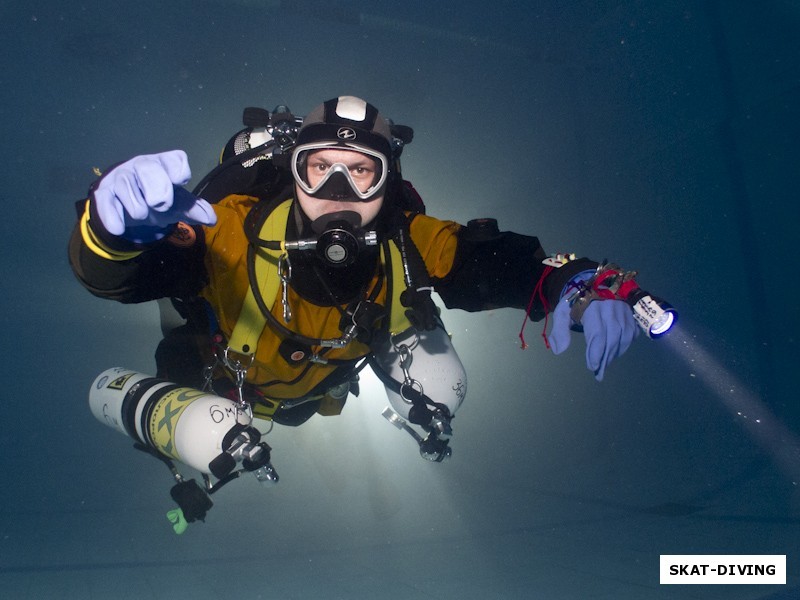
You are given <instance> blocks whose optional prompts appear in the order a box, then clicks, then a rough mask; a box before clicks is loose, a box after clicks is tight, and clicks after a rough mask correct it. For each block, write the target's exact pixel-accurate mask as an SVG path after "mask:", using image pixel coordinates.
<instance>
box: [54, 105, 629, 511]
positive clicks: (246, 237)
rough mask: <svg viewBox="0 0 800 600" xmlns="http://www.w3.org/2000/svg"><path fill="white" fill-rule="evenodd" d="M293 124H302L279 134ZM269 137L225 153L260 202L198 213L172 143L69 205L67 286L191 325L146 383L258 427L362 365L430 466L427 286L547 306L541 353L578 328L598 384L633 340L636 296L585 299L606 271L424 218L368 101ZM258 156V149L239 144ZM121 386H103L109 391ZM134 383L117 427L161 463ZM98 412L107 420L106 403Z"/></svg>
mask: <svg viewBox="0 0 800 600" xmlns="http://www.w3.org/2000/svg"><path fill="white" fill-rule="evenodd" d="M264 112H265V113H266V111H264ZM287 123H289V125H292V124H293V123H296V125H297V127H296V128H295V129H294V130H293V131H292V129H291V127H289V129H288V130H286V129H285V126H286V124H287ZM263 125H264V126H263V127H261V128H258V127H251V128H249V129H248V130H245V132H244V133H243V134H242V135H239V136H235V138H234V139H232V141H231V142H229V145H228V147H227V148H226V152H227V153H228V154H229V155H231V156H232V157H233V163H235V165H236V167H237V168H238V169H239V172H240V173H241V172H244V171H247V170H248V169H249V170H251V171H252V172H255V171H256V170H257V169H262V168H268V169H269V170H270V173H271V175H270V177H271V179H270V181H269V182H268V184H265V185H263V186H262V187H261V188H260V191H247V192H245V193H225V192H223V193H222V194H220V199H219V200H218V201H216V199H215V200H214V202H215V203H214V204H213V205H212V204H211V203H210V202H208V201H207V200H206V199H203V198H201V197H200V196H201V195H203V191H204V190H205V191H206V192H208V193H209V194H210V193H211V188H212V187H213V186H206V187H205V188H203V187H202V186H201V187H200V188H198V189H197V190H196V191H198V193H197V194H193V193H190V192H188V191H187V190H186V189H184V187H183V186H185V185H186V184H187V182H188V181H189V179H190V177H191V172H190V168H189V163H188V159H187V156H186V154H185V153H184V152H182V151H179V150H176V151H170V152H164V153H161V154H152V155H144V156H137V157H135V158H133V159H131V160H128V161H127V162H123V163H121V164H119V165H116V166H114V167H112V168H110V169H109V170H108V171H107V172H105V174H103V175H102V176H101V177H100V178H99V179H98V180H97V181H96V182H95V183H94V184H93V185H92V186H91V188H90V191H89V195H88V199H86V200H83V201H81V202H80V203H79V204H78V208H79V211H78V212H79V219H78V223H77V225H76V227H75V230H74V232H73V235H72V238H71V240H70V245H69V258H70V264H71V266H72V269H73V271H74V273H75V275H76V276H77V278H78V279H79V281H80V282H81V283H82V284H83V285H84V286H85V287H86V288H87V289H88V290H89V291H90V292H91V293H93V294H95V295H97V296H100V297H103V298H109V299H113V300H117V301H120V302H124V303H133V302H145V301H149V300H154V299H161V298H171V299H173V302H174V303H175V306H176V307H177V308H178V310H179V312H180V313H181V316H182V317H183V318H185V319H186V324H185V325H182V326H180V327H177V328H175V329H173V330H171V331H169V332H168V334H167V336H166V338H165V339H164V340H163V341H162V343H161V345H160V346H159V349H158V351H157V354H156V359H157V371H158V372H157V377H158V378H160V379H159V380H169V381H172V382H174V383H175V384H177V385H185V386H189V387H190V388H197V389H200V388H202V389H205V390H212V391H213V393H214V394H215V395H217V396H219V397H223V398H229V399H230V400H231V401H232V402H233V403H234V405H236V406H237V407H239V408H238V409H240V410H241V411H243V412H246V413H248V414H249V415H250V417H252V418H255V419H263V420H267V421H273V422H275V423H279V424H284V425H291V426H295V425H300V424H302V423H303V422H305V421H307V420H308V419H309V418H310V417H311V416H312V415H314V414H317V413H319V414H323V415H332V414H338V413H339V412H341V410H342V406H343V405H344V401H345V400H346V398H347V396H348V394H349V393H353V394H357V393H358V389H357V386H358V383H357V381H358V371H359V369H361V368H363V366H364V364H365V363H369V365H370V366H371V367H372V368H373V370H375V372H376V373H377V374H378V375H379V377H380V379H381V380H382V381H383V382H384V384H385V385H386V387H387V392H388V394H389V399H390V402H391V404H392V408H393V409H394V410H393V411H389V413H388V414H387V413H384V416H386V417H387V419H389V420H390V421H391V422H392V423H393V424H394V425H396V426H397V427H398V428H401V429H405V430H406V431H407V432H408V433H411V434H412V436H413V437H414V438H415V440H416V441H417V443H418V444H419V447H420V452H421V454H422V455H423V457H425V458H427V459H429V460H434V461H441V460H442V459H443V458H446V457H447V456H449V455H450V447H449V442H450V436H451V434H452V429H451V419H452V418H453V414H454V413H455V411H456V410H457V409H458V407H459V406H460V404H461V403H462V402H463V400H464V395H465V393H466V374H465V373H464V370H463V366H462V365H461V363H460V361H459V360H458V357H457V355H456V354H455V351H454V349H453V347H452V344H451V342H450V339H449V336H448V335H447V334H446V332H445V330H444V327H443V325H442V322H441V320H440V318H439V311H438V310H437V307H436V305H435V304H434V302H433V300H432V298H431V293H432V292H433V291H434V290H435V292H436V293H437V294H438V295H439V296H440V298H441V299H442V301H443V302H444V304H445V305H446V306H447V307H448V308H459V309H463V310H467V311H481V310H489V309H494V308H500V307H511V308H518V309H522V310H523V311H525V315H524V316H525V318H526V319H527V318H529V319H531V320H533V321H539V320H542V319H545V318H546V317H547V316H548V315H550V314H552V328H551V332H550V333H549V335H547V336H546V337H545V343H546V344H548V345H549V346H550V347H551V348H552V350H553V351H554V352H555V353H557V354H559V353H561V352H563V351H564V350H566V348H567V347H568V346H569V344H570V337H571V331H573V330H577V331H580V330H582V332H583V335H584V336H585V340H586V364H587V366H588V368H589V369H590V370H591V371H592V372H593V374H594V376H595V377H596V379H597V380H602V379H603V376H604V373H605V369H606V368H607V366H608V364H609V363H610V362H611V361H612V360H613V359H615V358H616V357H618V356H620V355H621V354H622V353H624V352H625V351H626V349H627V348H628V347H629V345H630V344H631V342H632V340H633V339H634V337H635V336H636V335H637V333H638V330H639V327H637V325H640V326H641V325H642V324H641V322H640V317H637V316H636V314H635V313H634V311H632V305H633V304H632V302H631V301H630V299H628V300H625V297H624V295H621V294H620V293H613V292H612V293H609V292H608V287H609V286H606V287H605V288H604V290H605V292H606V293H605V294H604V293H602V292H603V290H600V293H598V291H597V289H599V288H597V289H595V288H593V287H592V283H593V282H595V283H596V282H597V281H598V278H599V277H600V276H601V275H602V274H603V273H606V274H608V273H609V272H610V271H609V270H608V265H605V263H602V264H601V263H598V262H595V261H592V260H589V259H587V258H576V257H575V256H574V255H564V254H559V255H554V256H548V255H547V254H545V252H544V250H543V249H542V247H541V245H540V244H539V240H538V239H537V238H536V237H531V236H527V235H521V234H517V233H512V232H501V231H499V229H498V227H497V224H496V221H494V220H493V219H478V220H475V221H470V222H469V223H468V225H466V226H462V225H460V224H458V223H456V222H453V221H443V220H439V219H436V218H433V217H431V216H428V215H426V214H424V205H423V203H422V201H421V199H420V198H419V196H417V195H416V192H415V191H414V190H413V187H412V186H411V185H410V184H409V183H408V182H407V181H405V180H403V177H402V174H401V173H400V169H399V153H400V151H401V150H402V146H403V145H404V143H405V144H407V143H409V142H410V139H411V134H412V132H411V130H410V128H404V127H403V126H395V125H394V123H393V122H392V121H390V120H389V119H386V118H384V116H383V115H382V114H381V113H380V112H378V110H377V109H376V108H375V107H374V106H372V105H371V104H369V103H367V102H365V101H364V100H361V99H359V98H356V97H353V96H342V97H338V98H334V99H332V100H329V101H327V102H325V103H323V104H322V105H320V106H318V107H317V108H315V109H314V110H313V111H312V112H311V113H310V114H308V115H307V116H306V117H305V118H304V119H299V118H295V117H294V116H293V115H291V113H290V112H288V109H285V107H280V110H279V109H276V111H275V113H273V114H271V115H270V114H269V113H267V117H265V121H264V123H263ZM282 128H283V129H282ZM287 131H288V132H289V133H287ZM259 136H261V137H259ZM264 141H266V142H268V143H264V144H261V143H262V142H264ZM260 144H261V145H260ZM259 148H264V149H267V148H269V149H271V154H268V153H267V152H266V150H265V151H264V152H263V153H262V154H259V153H258V152H255V153H254V152H252V151H253V150H257V149H259ZM225 156H226V154H223V159H224V158H225ZM245 157H246V158H245ZM229 162H230V159H229ZM217 187H219V186H217ZM222 187H223V188H224V187H225V186H224V185H223V186H222ZM611 272H613V275H614V277H612V280H618V281H617V287H619V284H622V286H623V287H624V286H625V285H626V283H627V284H629V285H633V286H634V287H635V284H633V280H632V278H631V276H630V275H629V274H623V273H622V272H621V271H619V270H613V271H611ZM612 289H616V288H613V287H612ZM637 289H638V288H637ZM545 323H546V321H545ZM543 335H544V334H543ZM520 337H521V335H520ZM523 343H524V340H523ZM118 372H120V373H122V371H118ZM109 377H111V379H113V376H106V378H105V379H103V381H107V380H108V379H109ZM128 377H130V374H127V375H124V377H122V378H121V379H119V384H120V385H119V386H116V387H114V386H112V385H108V386H107V387H108V388H109V389H112V390H116V389H120V390H122V389H123V383H124V381H123V380H124V379H126V378H128ZM98 381H99V380H98ZM97 387H98V388H99V387H100V383H97ZM141 387H142V386H140V385H138V384H137V385H134V386H133V388H132V389H129V390H128V389H127V388H125V389H126V391H125V393H126V394H127V395H126V396H125V398H126V399H125V401H124V402H123V400H120V401H119V408H118V409H116V410H117V411H118V412H120V419H121V420H123V421H126V422H125V423H124V427H123V426H122V425H119V428H120V430H121V431H123V433H125V432H127V433H128V434H129V435H131V437H134V439H139V440H140V441H142V442H144V445H148V444H149V445H150V446H152V447H158V448H159V449H160V452H158V453H154V454H160V455H162V456H161V458H162V459H163V455H170V452H169V451H166V450H165V449H164V448H165V446H164V445H161V446H159V445H158V443H156V442H154V441H153V440H149V441H148V440H145V439H144V438H145V437H146V435H144V434H143V433H142V432H141V431H140V430H141V429H142V428H144V427H145V426H144V425H140V424H138V421H137V423H133V421H134V416H132V415H130V414H128V415H126V414H125V411H126V410H127V411H128V412H129V413H132V412H133V409H131V408H130V406H131V405H132V403H133V404H136V403H137V402H139V404H142V402H143V401H138V400H131V398H132V397H133V396H134V395H135V394H137V393H138V394H139V395H140V396H141V393H142V392H141ZM144 387H147V386H144ZM134 388H135V389H134ZM137 390H138V391H137ZM191 398H194V396H191ZM125 403H127V404H125ZM126 407H128V408H126ZM238 409H237V410H238ZM97 410H98V411H100V410H102V414H103V416H105V417H106V418H108V414H107V412H108V410H109V408H108V405H107V403H104V404H103V407H102V409H99V408H98V409H97ZM142 410H144V409H141V407H140V408H139V409H137V411H139V412H142ZM154 410H155V409H154ZM387 410H388V409H387ZM139 412H137V415H136V418H137V419H140V420H141V421H142V423H143V422H144V421H145V417H144V416H140V415H139ZM97 414H98V416H99V413H97ZM166 414H167V416H168V415H169V411H167V413H166ZM151 421H155V417H151ZM164 422H165V423H166V422H168V419H167V417H164ZM409 422H410V424H409ZM174 425H175V424H174V423H172V426H171V427H174ZM412 425H414V426H416V427H419V428H420V429H421V430H422V434H419V433H417V430H416V429H414V428H413V427H412ZM171 430H172V429H171ZM243 431H244V432H245V433H244V434H242V432H243ZM247 431H251V429H248V428H246V427H245V426H241V427H238V428H236V429H235V431H234V434H237V435H240V437H241V435H245V437H247V435H246V434H247ZM155 435H156V434H154V436H155ZM233 437H236V436H235V435H231V436H228V439H226V440H223V441H222V442H220V444H222V446H221V447H222V450H225V449H226V446H228V447H229V446H230V445H231V443H232V442H231V439H232V438H233ZM173 441H174V440H172V439H170V440H169V444H172V442H173ZM251 441H252V442H253V443H252V444H250V446H249V448H250V450H253V448H256V447H260V448H261V449H262V450H263V451H264V452H262V453H261V454H262V455H263V457H265V458H263V459H261V460H260V462H259V461H256V462H253V461H252V460H250V462H249V463H248V459H247V457H245V458H244V459H242V458H241V456H240V457H237V460H244V464H245V467H246V468H247V469H248V470H254V471H255V470H257V467H267V468H268V469H271V464H270V463H269V458H268V456H269V447H268V446H266V444H264V443H263V442H262V443H260V444H257V443H256V442H258V436H257V434H256V435H254V436H253V437H252V440H251ZM218 445H219V444H218ZM217 450H219V448H217ZM228 454H232V453H231V452H229V453H228ZM171 455H172V456H178V455H177V454H175V453H172V454H171ZM251 458H252V456H251ZM203 460H205V459H203ZM228 463H230V464H228ZM202 466H203V465H202V464H201V467H202ZM232 468H233V465H232V463H231V459H227V462H226V466H225V467H224V468H219V465H217V469H216V471H215V469H214V468H212V469H211V471H212V472H214V474H215V475H217V476H218V477H223V478H224V477H225V476H226V474H227V473H230V472H231V470H232ZM201 470H203V471H204V472H208V471H209V469H202V468H201ZM272 473H273V478H276V475H274V470H273V471H272ZM262 474H263V473H262ZM176 480H177V481H178V482H179V484H180V485H183V484H186V482H185V481H182V479H181V478H180V477H179V476H176ZM206 483H207V487H208V480H207V481H206ZM173 497H176V494H175V493H173ZM176 500H177V501H178V502H179V504H180V505H181V506H182V508H184V512H192V513H193V514H192V515H187V520H189V521H191V520H193V517H196V518H200V519H202V517H203V516H205V508H204V507H203V506H201V507H200V508H191V507H188V508H187V505H188V504H191V502H189V501H187V500H185V499H183V500H181V499H179V498H176ZM201 504H202V503H201ZM208 506H210V503H209V504H208Z"/></svg>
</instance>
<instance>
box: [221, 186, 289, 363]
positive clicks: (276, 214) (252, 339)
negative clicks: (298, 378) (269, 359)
mask: <svg viewBox="0 0 800 600" xmlns="http://www.w3.org/2000/svg"><path fill="white" fill-rule="evenodd" d="M291 207H292V201H291V200H285V201H284V202H281V203H280V204H279V205H278V206H277V207H276V208H275V209H274V210H273V211H272V213H271V214H270V215H269V217H267V219H266V220H265V221H264V224H263V225H262V226H261V231H260V232H259V237H260V238H261V239H264V240H282V239H283V238H284V237H285V236H286V223H287V221H288V220H289V211H290V209H291ZM283 253H284V250H269V249H267V248H263V247H259V248H257V249H256V261H255V262H256V276H257V281H258V283H259V285H260V289H261V297H262V298H264V301H265V302H266V303H267V308H269V309H272V305H273V304H274V303H275V298H276V297H277V295H278V291H279V290H280V286H281V278H280V273H279V272H278V260H279V259H280V257H281V255H282V254H283ZM266 325H267V317H266V316H265V315H264V314H263V313H262V312H261V309H260V308H259V307H258V304H257V303H256V300H255V296H254V295H253V290H252V288H251V287H250V286H248V288H247V295H246V296H245V299H244V304H242V311H241V313H240V314H239V318H238V319H237V321H236V326H235V327H234V328H233V332H232V333H231V339H230V340H228V347H229V348H230V349H231V350H233V351H235V352H238V353H239V354H255V351H256V346H257V345H258V339H259V338H260V337H261V333H262V332H263V331H264V327H266Z"/></svg>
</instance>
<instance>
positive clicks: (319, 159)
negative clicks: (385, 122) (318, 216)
mask: <svg viewBox="0 0 800 600" xmlns="http://www.w3.org/2000/svg"><path fill="white" fill-rule="evenodd" d="M292 173H293V175H294V178H295V181H296V182H297V184H298V185H299V186H300V187H301V188H302V189H303V191H305V192H306V193H307V194H309V195H310V196H314V197H318V198H326V199H332V200H343V201H344V200H350V201H359V200H369V199H371V198H372V197H373V196H375V195H376V194H377V193H378V192H380V191H381V189H382V188H383V184H384V183H385V181H386V174H387V169H386V158H385V157H384V156H383V155H381V154H379V153H377V152H374V151H370V150H368V149H366V148H359V149H358V150H355V149H344V148H341V147H331V146H330V145H320V144H307V145H305V146H301V147H299V148H297V150H296V151H295V153H294V155H293V156H292Z"/></svg>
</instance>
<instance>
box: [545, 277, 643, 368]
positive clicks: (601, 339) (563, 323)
mask: <svg viewBox="0 0 800 600" xmlns="http://www.w3.org/2000/svg"><path fill="white" fill-rule="evenodd" d="M592 275H594V271H584V272H583V273H581V274H580V275H578V276H577V277H575V278H573V280H572V282H571V283H570V285H568V286H567V287H566V288H564V290H565V291H564V293H562V297H561V300H560V301H559V302H558V305H557V306H556V309H555V310H554V311H553V328H552V330H551V331H550V335H549V336H548V338H547V341H548V342H549V343H550V347H551V348H552V350H553V352H554V353H555V354H561V353H562V352H564V351H565V350H566V349H567V348H568V347H569V343H570V328H571V326H572V325H573V323H572V319H571V318H570V306H569V302H568V301H567V298H568V296H569V294H570V291H569V290H570V288H571V285H572V283H574V282H575V281H576V280H583V281H586V280H588V279H589V278H591V276H592ZM580 324H581V325H582V326H583V334H584V336H585V337H586V366H587V367H588V368H589V370H590V371H592V372H593V373H594V376H595V379H597V381H602V380H603V376H604V375H605V371H606V367H607V366H608V363H610V362H611V361H612V360H614V359H615V358H617V357H618V356H621V355H622V354H623V353H624V352H625V351H626V350H627V349H628V347H629V346H630V345H631V342H633V340H634V338H635V337H636V336H637V335H638V334H639V327H638V326H637V325H636V321H634V319H633V314H632V313H631V307H630V306H628V305H627V304H626V303H625V302H623V301H622V300H595V301H593V302H591V303H590V304H589V306H587V307H586V312H584V313H583V317H582V318H581V323H580Z"/></svg>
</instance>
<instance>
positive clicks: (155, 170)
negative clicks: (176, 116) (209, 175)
mask: <svg viewBox="0 0 800 600" xmlns="http://www.w3.org/2000/svg"><path fill="white" fill-rule="evenodd" d="M191 176H192V173H191V170H190V169H189V161H188V159H187V158H186V153H185V152H184V151H183V150H172V151H170V152H162V153H161V154H147V155H142V156H137V157H135V158H132V159H130V160H129V161H127V162H124V163H122V164H121V165H118V166H116V167H114V168H113V169H112V170H111V171H109V172H108V173H106V175H104V176H103V178H102V179H100V181H99V182H98V183H97V185H96V187H95V188H94V191H93V193H92V198H93V202H94V206H95V210H96V212H97V216H98V217H99V218H100V221H101V223H102V224H103V227H105V229H106V231H107V232H108V233H110V234H112V235H116V236H119V237H122V238H124V239H126V240H129V241H131V242H135V243H139V244H146V243H149V242H154V241H156V240H159V239H161V238H163V237H164V236H166V235H169V233H170V232H171V231H172V226H173V225H175V223H177V222H178V221H183V222H184V223H189V224H191V225H214V224H215V223H216V222H217V216H216V214H215V213H214V209H213V208H212V207H211V205H210V204H209V203H208V202H206V201H205V200H203V199H201V198H197V197H195V196H193V195H192V194H191V193H190V192H188V191H186V190H185V189H184V188H182V187H180V186H182V185H184V184H186V183H187V182H188V181H189V179H190V178H191Z"/></svg>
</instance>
